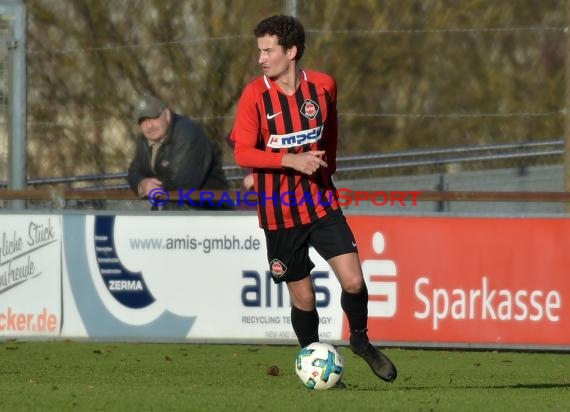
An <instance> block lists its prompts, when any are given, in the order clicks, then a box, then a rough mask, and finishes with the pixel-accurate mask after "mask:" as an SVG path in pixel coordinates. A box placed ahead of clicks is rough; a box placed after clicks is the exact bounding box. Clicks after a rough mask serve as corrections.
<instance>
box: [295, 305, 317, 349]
mask: <svg viewBox="0 0 570 412" xmlns="http://www.w3.org/2000/svg"><path fill="white" fill-rule="evenodd" d="M291 324H292V325H293V330H294V331H295V334H296V335H297V339H298V340H299V343H300V344H301V347H302V348H304V347H305V346H307V345H308V344H309V343H313V342H318V341H319V314H318V312H317V309H313V310H310V311H306V310H301V309H298V308H296V307H295V306H291Z"/></svg>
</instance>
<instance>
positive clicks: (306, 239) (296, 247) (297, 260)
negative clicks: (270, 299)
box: [265, 210, 358, 283]
mask: <svg viewBox="0 0 570 412" xmlns="http://www.w3.org/2000/svg"><path fill="white" fill-rule="evenodd" d="M265 239H266V241H267V260H268V262H269V270H270V271H271V275H272V277H273V281H274V282H275V283H279V282H292V281H296V280H301V279H303V278H306V277H307V276H309V275H310V273H311V270H313V268H314V267H315V264H314V263H313V262H312V261H311V259H310V258H309V247H310V246H313V247H314V248H315V250H316V251H317V252H318V253H319V255H321V256H322V257H323V259H325V260H329V259H330V258H333V257H335V256H339V255H344V254H345V253H352V252H357V250H358V249H357V248H356V241H355V240H354V235H353V234H352V231H351V230H350V227H349V226H348V223H347V222H346V219H345V217H344V215H343V214H342V211H340V210H336V211H334V212H332V213H330V214H328V215H327V216H325V217H323V218H321V219H319V220H317V221H316V222H314V223H309V224H306V225H301V226H296V227H292V228H289V229H278V230H267V229H266V230H265Z"/></svg>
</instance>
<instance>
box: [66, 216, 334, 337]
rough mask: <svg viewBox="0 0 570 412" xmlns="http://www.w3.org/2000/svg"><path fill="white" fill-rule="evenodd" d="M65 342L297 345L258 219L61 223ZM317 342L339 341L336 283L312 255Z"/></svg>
mask: <svg viewBox="0 0 570 412" xmlns="http://www.w3.org/2000/svg"><path fill="white" fill-rule="evenodd" d="M63 219H64V222H63V225H64V244H65V247H64V250H65V253H64V261H65V264H64V288H63V289H64V301H65V303H66V304H65V305H64V319H65V323H64V325H63V330H62V336H65V337H89V338H119V339H120V338H141V339H151V340H152V339H157V340H161V339H187V340H197V341H226V340H227V341H248V340H254V341H285V342H291V343H296V338H295V335H294V333H293V329H292V326H291V324H290V301H289V296H288V292H287V290H286V286H285V285H284V284H282V285H275V284H274V283H273V281H272V280H271V277H270V275H269V274H268V272H269V264H268V263H267V256H266V249H265V236H264V234H263V231H262V230H261V229H259V227H258V224H257V217H255V216H243V215H241V216H239V215H234V216H231V215H221V216H188V217H181V216H172V215H171V216H168V215H160V214H157V215H156V217H154V216H151V217H149V216H110V215H109V216H103V215H95V216H93V215H90V216H78V215H77V216H64V218H63ZM311 259H312V260H313V261H314V263H315V269H314V270H313V277H314V282H315V288H316V291H317V301H318V310H319V315H320V318H321V326H320V335H321V337H322V338H323V339H327V340H337V339H340V337H341V332H342V323H343V312H342V310H341V307H340V285H339V284H338V281H337V280H336V278H335V276H334V274H333V273H332V271H331V270H330V268H329V266H328V265H327V263H326V262H325V261H324V260H323V259H322V258H321V257H320V256H319V255H318V254H317V253H315V252H314V251H313V250H312V251H311Z"/></svg>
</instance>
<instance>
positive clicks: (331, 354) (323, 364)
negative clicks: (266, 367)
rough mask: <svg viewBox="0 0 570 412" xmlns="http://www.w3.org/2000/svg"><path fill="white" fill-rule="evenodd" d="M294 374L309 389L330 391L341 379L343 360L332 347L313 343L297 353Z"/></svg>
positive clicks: (321, 343)
mask: <svg viewBox="0 0 570 412" xmlns="http://www.w3.org/2000/svg"><path fill="white" fill-rule="evenodd" d="M295 372H297V376H298V377H299V379H300V380H301V382H302V383H303V385H305V386H306V387H307V388H309V389H314V390H325V389H330V388H332V387H333V386H335V385H336V384H337V383H338V382H340V380H341V378H342V374H343V373H344V360H343V358H342V356H341V355H340V353H339V352H338V351H337V350H336V348H335V347H334V346H332V345H329V344H328V343H323V342H313V343H311V344H310V345H307V346H305V347H304V348H303V349H301V350H300V351H299V353H297V358H296V359H295Z"/></svg>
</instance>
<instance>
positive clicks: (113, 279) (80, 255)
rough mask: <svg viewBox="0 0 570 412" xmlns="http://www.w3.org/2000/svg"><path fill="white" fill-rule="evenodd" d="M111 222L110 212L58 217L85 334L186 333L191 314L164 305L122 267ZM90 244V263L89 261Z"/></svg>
mask: <svg viewBox="0 0 570 412" xmlns="http://www.w3.org/2000/svg"><path fill="white" fill-rule="evenodd" d="M114 227H115V216H102V215H98V216H94V217H89V216H80V215H67V216H64V217H63V234H64V235H63V237H64V244H65V248H64V250H65V263H66V264H65V267H66V273H67V280H68V282H69V287H70V291H71V293H72V295H73V300H74V301H75V306H76V308H77V312H78V313H79V316H80V317H81V321H82V325H83V327H84V328H85V331H86V333H87V336H88V337H92V338H107V337H113V338H116V337H121V338H158V339H164V338H181V339H184V338H186V337H187V336H188V333H189V332H190V330H191V329H192V326H193V324H194V321H195V320H196V316H181V315H178V314H176V313H173V312H171V311H170V310H168V309H166V308H165V307H164V302H158V301H157V300H156V299H155V298H154V296H153V295H152V293H151V292H150V291H149V289H148V287H147V284H146V282H145V281H144V276H143V273H142V272H132V271H129V270H128V269H127V268H125V267H124V266H123V264H122V263H121V260H120V258H119V256H118V254H117V251H116V249H115V241H114V238H115V234H114ZM89 228H91V229H89ZM92 241H93V243H92ZM88 245H91V246H90V247H89V248H88V247H87V246H88ZM93 247H94V248H95V251H94V254H95V260H96V264H95V265H93V264H90V256H93V250H92V248H93ZM98 279H102V281H101V280H98ZM101 283H102V284H103V285H104V286H98V285H100V284H101Z"/></svg>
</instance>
